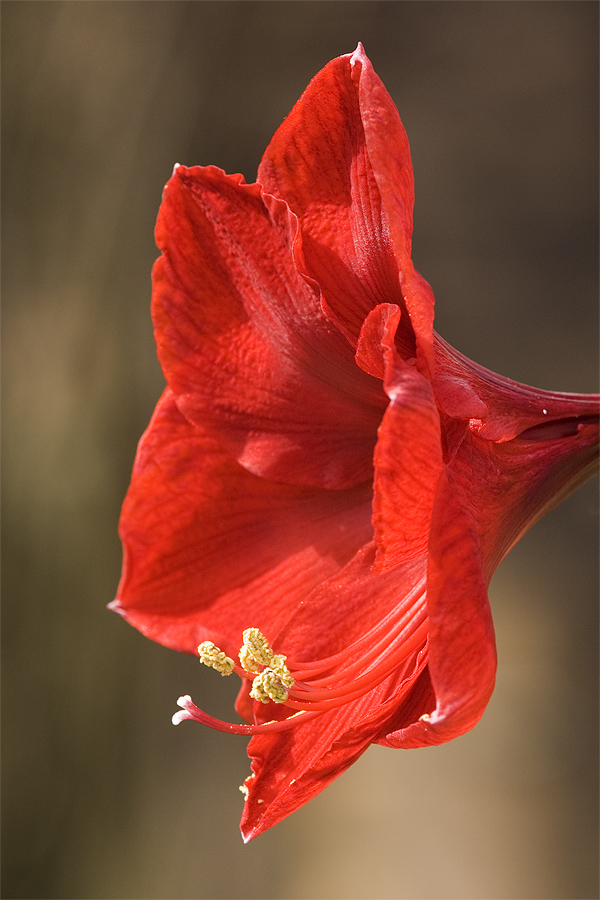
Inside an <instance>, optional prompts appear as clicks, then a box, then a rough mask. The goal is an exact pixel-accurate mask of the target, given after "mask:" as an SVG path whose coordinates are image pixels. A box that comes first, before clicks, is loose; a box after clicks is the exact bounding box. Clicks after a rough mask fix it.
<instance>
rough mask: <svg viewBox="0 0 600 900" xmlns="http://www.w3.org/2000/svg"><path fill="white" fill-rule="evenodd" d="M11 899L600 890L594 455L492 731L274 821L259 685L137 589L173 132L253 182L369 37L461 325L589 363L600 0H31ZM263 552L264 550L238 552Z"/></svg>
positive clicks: (565, 376) (21, 78) (20, 163)
mask: <svg viewBox="0 0 600 900" xmlns="http://www.w3.org/2000/svg"><path fill="white" fill-rule="evenodd" d="M2 12H3V32H2V43H3V48H2V49H3V164H4V165H3V202H4V220H3V224H4V229H3V236H4V254H3V260H4V274H3V279H4V280H3V286H4V420H5V450H4V481H3V485H4V530H3V535H4V629H3V632H4V654H3V661H4V682H3V683H4V729H3V734H4V754H3V763H4V766H3V768H4V797H3V799H4V829H3V831H4V852H3V864H4V883H3V896H4V897H6V898H69V900H74V898H93V900H96V898H134V900H138V898H158V900H160V898H211V897H212V898H284V900H285V898H460V900H464V898H480V900H482V898H547V900H548V898H589V897H595V896H598V894H597V891H598V884H597V841H598V833H597V778H596V770H597V741H596V735H597V708H598V703H597V700H598V698H597V562H596V559H597V553H596V538H597V524H598V516H597V502H596V486H595V485H594V484H588V485H587V486H586V487H584V488H583V489H581V490H580V491H579V492H578V493H577V494H576V495H574V496H573V497H572V498H571V499H570V500H568V501H567V502H566V503H564V504H563V505H562V507H560V508H559V509H558V510H556V511H554V512H553V513H552V514H551V515H550V516H548V517H547V518H546V519H545V520H544V521H543V522H541V523H540V524H539V525H538V526H536V528H535V529H534V530H533V531H532V532H531V533H530V534H529V535H528V536H527V537H526V538H524V539H523V541H522V542H521V543H520V545H519V546H518V547H517V548H515V550H514V551H513V552H512V554H511V555H510V556H509V558H508V559H507V560H506V561H505V563H504V564H503V565H502V567H501V569H500V571H499V572H498V574H497V576H496V578H495V580H494V582H493V584H492V589H491V600H492V604H493V609H494V616H495V622H496V626H497V633H498V646H499V656H500V667H499V677H498V686H497V690H496V693H495V695H494V697H493V700H492V702H491V704H490V706H489V709H488V711H487V713H486V715H485V717H484V719H483V720H482V722H481V723H480V724H479V725H478V726H477V728H476V729H475V730H474V731H473V732H471V733H470V734H468V735H466V736H465V737H463V738H461V739H460V740H457V741H455V742H453V743H452V744H449V745H446V746H444V747H439V748H432V749H428V750H421V751H409V752H401V751H392V750H387V749H384V748H381V747H373V748H371V749H370V750H369V751H368V752H367V753H366V754H365V755H364V756H363V757H362V758H361V760H360V761H359V762H358V763H357V764H356V765H355V766H354V767H352V769H351V770H350V771H349V772H348V773H346V774H345V775H344V776H342V778H340V779H339V780H338V781H336V782H335V783H334V784H333V785H331V786H330V787H329V788H328V789H327V790H326V791H325V792H324V793H323V794H321V795H320V796H319V797H318V798H316V799H315V800H313V801H312V802H311V803H310V804H309V805H308V806H306V807H305V808H304V809H302V810H301V811H299V812H297V813H296V814H294V815H293V816H292V817H291V818H289V819H287V820H286V821H285V822H283V823H282V824H281V825H279V826H278V827H277V828H276V829H275V830H273V831H272V832H270V833H268V834H266V835H264V836H263V837H261V838H259V839H258V840H257V841H255V842H254V843H253V844H250V845H248V846H246V847H245V846H243V844H242V842H241V839H240V837H239V834H238V830H237V822H238V818H239V815H240V812H241V806H242V797H241V794H239V792H238V790H237V786H238V785H239V784H241V782H242V780H243V779H244V777H245V775H246V774H247V772H248V762H247V759H246V755H245V743H246V742H245V739H243V738H235V737H230V736H227V735H223V734H216V733H213V732H211V731H209V730H204V729H202V728H200V727H196V726H194V725H192V724H190V723H186V724H184V725H182V726H180V727H179V728H177V729H175V728H173V727H172V725H171V724H170V716H171V714H172V713H173V712H174V710H175V700H176V698H177V697H178V696H179V695H180V694H182V693H188V692H189V693H191V694H192V695H193V696H194V699H195V700H196V701H197V702H198V703H199V705H202V706H204V707H205V708H207V709H209V710H210V711H212V712H213V713H214V714H216V715H221V716H223V717H226V718H227V717H230V716H231V702H232V699H233V695H234V694H235V686H234V685H233V684H229V682H228V680H221V679H218V678H216V677H212V676H211V675H210V673H208V672H201V671H200V670H199V667H198V664H197V662H196V661H195V660H193V659H191V658H188V657H183V656H180V655H178V654H175V653H173V652H170V651H168V650H165V649H163V648H162V647H159V646H158V645H155V644H152V643H151V642H149V641H147V640H146V639H144V638H143V637H141V636H140V635H139V634H137V633H136V632H135V631H133V630H132V629H131V628H129V627H128V626H127V625H126V624H125V623H124V622H123V621H122V620H120V619H119V618H118V617H117V616H115V615H112V614H110V613H109V612H107V611H106V610H105V604H106V603H107V602H108V601H109V600H111V599H112V597H113V595H114V591H115V588H116V584H117V581H118V577H119V568H120V547H119V543H118V539H117V536H116V527H117V519H118V513H119V506H120V503H121V500H122V498H123V495H124V493H125V490H126V487H127V483H128V478H129V472H130V468H131V464H132V461H133V456H134V452H135V446H136V442H137V439H138V438H139V436H140V434H141V432H142V431H143V429H144V427H145V426H146V424H147V421H148V419H149V417H150V414H151V412H152V409H153V406H154V403H155V402H156V399H157V398H158V396H159V393H160V391H161V388H162V383H163V382H162V376H161V374H160V370H159V367H158V365H157V363H156V360H155V355H154V345H153V339H152V330H151V322H150V315H149V296H150V281H149V278H150V268H151V265H152V262H153V259H154V257H155V255H156V250H155V248H154V244H153V237H152V230H153V225H154V219H155V215H156V212H157V209H158V204H159V201H160V194H161V189H162V186H163V184H164V182H165V181H166V180H167V178H168V177H169V175H170V172H171V169H172V167H173V164H174V163H175V162H180V163H186V164H189V165H192V164H209V163H214V164H217V165H219V166H221V167H223V168H224V169H226V170H227V171H229V172H237V171H241V172H243V173H244V174H245V176H246V178H247V179H248V180H252V179H253V176H254V173H255V171H256V166H257V164H258V161H259V159H260V155H261V152H262V150H263V148H264V146H265V145H266V143H267V141H268V140H269V137H270V136H271V134H272V133H273V131H274V130H275V128H276V127H277V125H278V124H279V123H280V121H281V120H282V118H283V117H284V116H285V115H286V113H287V112H288V111H289V109H290V108H291V106H292V105H293V103H294V101H295V100H296V99H297V97H298V96H299V94H300V93H301V91H302V90H303V88H304V87H305V86H306V84H307V83H308V81H309V79H310V78H311V77H312V76H313V75H314V74H315V73H316V72H317V71H318V69H320V68H321V67H322V66H323V65H324V64H325V63H326V62H327V61H328V60H329V59H331V58H332V57H334V56H337V55H339V54H340V53H346V52H349V51H351V50H353V49H354V47H355V45H356V43H357V41H358V40H362V41H363V43H364V45H365V47H366V50H367V52H368V54H369V55H370V57H371V59H372V61H373V63H374V65H375V67H376V69H377V71H378V72H379V74H380V75H381V77H382V78H383V80H384V82H385V83H386V85H387V87H388V89H389V91H390V93H391V94H392V97H393V98H394V100H395V102H396V103H397V105H398V107H399V109H400V113H401V115H402V118H403V121H404V123H405V126H406V128H407V131H408V134H409V137H410V140H411V146H412V153H413V160H414V168H415V176H416V195H417V205H416V211H415V239H414V247H415V259H416V263H417V265H418V267H419V268H420V270H421V271H422V272H423V274H424V275H425V277H427V278H428V280H429V281H430V282H431V283H432V285H433V287H434V290H435V292H436V297H437V303H438V308H437V309H438V311H437V326H438V330H439V331H440V333H442V334H443V335H444V337H446V338H447V339H448V340H449V341H451V342H452V343H454V344H455V345H456V346H458V348H459V349H460V350H462V351H463V352H465V353H467V354H468V355H470V356H472V357H473V358H474V359H476V360H477V361H478V362H480V363H482V364H483V365H486V366H488V367H490V368H493V369H496V370H498V371H500V372H502V373H503V374H505V375H510V376H511V377H513V378H516V379H518V380H522V381H526V382H529V383H533V384H536V385H538V386H540V387H545V388H549V389H557V390H573V391H593V390H595V389H596V372H597V319H596V307H597V287H598V258H597V246H598V225H597V220H598V214H597V204H598V183H597V165H598V5H597V4H596V3H594V2H590V3H588V2H552V3H547V2H520V3H514V2H496V3H489V2H483V3H481V2H455V3H452V2H441V3H439V2H428V3H424V2H421V3H419V2H360V0H357V2H346V3H340V2H300V3H298V2H178V0H174V2H161V0H159V2H95V0H91V2H86V3H75V2H52V3H49V2H41V3H40V2H36V0H33V2H6V3H4V4H3V10H2ZM233 552H234V550H233Z"/></svg>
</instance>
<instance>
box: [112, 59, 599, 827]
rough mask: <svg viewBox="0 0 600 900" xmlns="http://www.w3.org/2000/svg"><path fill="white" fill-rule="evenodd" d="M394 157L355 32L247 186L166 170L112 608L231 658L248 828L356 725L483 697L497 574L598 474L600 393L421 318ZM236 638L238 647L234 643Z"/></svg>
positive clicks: (389, 722) (412, 737) (406, 189)
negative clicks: (147, 398) (243, 737)
mask: <svg viewBox="0 0 600 900" xmlns="http://www.w3.org/2000/svg"><path fill="white" fill-rule="evenodd" d="M412 206H413V176H412V168H411V162H410V155H409V148H408V141H407V138H406V134H405V132H404V129H403V127H402V124H401V122H400V119H399V116H398V113H397V111H396V108H395V107H394V105H393V103H392V101H391V99H390V97H389V96H388V94H387V92H386V90H385V88H384V87H383V85H382V83H381V81H380V80H379V78H378V77H377V75H376V74H375V72H374V71H373V68H372V67H371V64H370V62H369V60H368V59H367V57H366V56H365V54H364V52H363V50H362V47H360V46H359V47H358V49H357V50H356V52H355V53H353V54H351V55H347V56H342V57H340V58H339V59H335V60H333V62H331V63H329V65H327V66H326V67H325V68H324V69H323V71H322V72H320V73H319V74H318V75H317V76H316V78H314V80H313V81H312V82H311V84H310V85H309V87H308V88H307V90H306V91H305V93H304V94H303V96H302V97H301V99H300V100H299V102H298V103H297V104H296V106H295V107H294V109H293V110H292V112H291V114H290V115H289V116H288V118H287V119H286V120H285V122H284V123H283V124H282V126H281V127H280V128H279V130H278V131H277V133H276V134H275V136H274V138H273V140H272V141H271V143H270V145H269V147H268V148H267V151H266V153H265V155H264V157H263V160H262V162H261V164H260V168H259V171H258V181H257V183H256V184H246V183H245V182H244V180H243V178H242V177H241V176H240V175H233V176H231V175H226V174H225V173H224V172H222V171H221V170H220V169H217V168H214V167H208V168H201V167H194V168H186V167H185V166H176V168H175V171H174V173H173V176H172V178H171V179H170V181H169V182H168V184H167V186H166V188H165V192H164V197H163V202H162V206H161V209H160V213H159V217H158V224H157V228H156V239H157V243H158V246H159V248H160V250H161V251H162V255H161V257H160V259H159V260H158V261H157V263H156V265H155V268H154V293H153V301H152V312H153V317H154V326H155V333H156V342H157V346H158V355H159V359H160V362H161V365H162V368H163V371H164V373H165V376H166V379H167V382H168V387H167V389H166V391H165V393H164V394H163V397H162V398H161V400H160V402H159V404H158V406H157V408H156V412H155V413H154V416H153V418H152V421H151V423H150V426H149V428H148V430H147V431H146V433H145V434H144V436H143V438H142V440H141V442H140V446H139V449H138V454H137V458H136V461H135V466H134V470H133V476H132V481H131V487H130V489H129V492H128V494H127V497H126V500H125V504H124V507H123V514H122V519H121V536H122V539H123V544H124V547H125V563H124V569H123V577H122V580H121V584H120V587H119V593H118V599H117V600H116V601H115V602H114V604H112V605H113V608H114V609H116V610H117V611H118V612H120V613H121V614H122V615H123V616H124V617H125V618H126V619H127V620H128V621H129V622H130V623H131V624H132V625H134V626H135V627H136V628H138V629H140V631H142V632H143V633H144V634H146V635H147V636H148V637H151V638H152V639H154V640H156V641H159V642H160V643H162V644H165V645H166V646H168V647H172V648H174V649H176V650H181V651H184V652H188V653H196V652H197V648H198V647H199V645H200V647H199V652H200V656H201V659H202V661H204V662H207V663H208V664H209V665H213V666H214V667H215V668H217V669H218V670H219V671H221V672H223V673H224V674H226V673H228V672H231V671H236V672H237V673H238V674H239V675H241V677H242V688H241V691H240V694H239V698H238V702H237V709H238V712H239V713H240V714H241V715H242V717H243V718H244V719H246V721H247V722H248V723H250V724H247V725H241V724H240V725H234V724H227V723H224V722H219V721H217V720H215V719H212V718H211V717H210V716H208V715H207V714H206V713H204V712H202V711H201V710H199V709H198V708H197V707H196V706H195V705H194V704H193V703H192V701H191V699H190V698H189V697H183V698H181V699H180V701H179V703H180V706H182V708H183V709H182V711H181V712H179V713H177V714H176V716H175V721H181V720H182V719H195V720H197V721H199V722H203V723H205V724H207V725H211V726H212V727H214V728H220V729H221V730H224V731H229V732H232V733H237V734H248V735H252V740H251V741H250V744H249V748H248V749H249V755H250V756H251V758H252V775H251V776H250V777H249V778H248V779H247V780H246V783H245V791H246V794H247V798H246V803H245V806H244V813H243V818H242V832H243V835H244V837H245V839H247V840H248V839H250V838H252V837H254V836H256V835H257V834H259V833H260V832H262V831H264V830H265V829H267V828H269V827H270V826H272V825H274V824H275V823H276V822H278V821H279V820H280V819H282V818H283V817H284V816H286V815H288V814H289V813H291V812H292V811H293V810H294V809H296V808H297V807H298V806H300V805H301V804H303V803H305V802H306V801H307V800H309V799H310V798H311V797H312V796H313V795H314V794H316V793H317V792H318V791H320V790H321V789H322V788H323V787H325V785H327V784H328V783H329V782H330V781H331V780H332V779H333V778H335V777H336V776H337V775H339V774H340V773H341V772H343V771H344V769H346V768H347V766H349V765H350V763H352V762H353V761H354V760H355V759H356V758H357V757H358V756H359V755H360V754H361V753H362V752H363V751H364V750H365V749H366V748H367V747H368V746H369V744H370V743H371V742H376V743H380V744H384V745H385V746H388V747H422V746H425V745H428V744H438V743H442V742H443V741H448V740H450V739H451V738H453V737H456V736H457V735H460V734H462V733H463V732H465V731H467V730H468V729H469V728H471V727H472V726H473V725H474V724H475V723H476V722H477V720H478V719H479V718H480V716H481V715H482V713H483V711H484V709H485V706H486V704H487V702H488V700H489V698H490V695H491V693H492V689H493V686H494V675H495V669H496V654H495V647H494V632H493V626H492V619H491V615H490V609H489V605H488V598H487V590H486V588H487V584H488V582H489V579H490V577H491V575H492V573H493V571H494V569H495V568H496V566H497V565H498V563H499V562H500V560H501V559H502V558H503V557H504V556H505V554H506V553H507V552H508V550H509V549H510V547H511V546H512V545H513V544H514V543H515V542H516V541H517V540H518V539H519V537H520V536H521V535H522V534H523V533H524V532H525V531H526V530H527V528H529V527H530V526H531V525H532V523H533V522H535V521H536V520H537V519H538V518H539V517H540V516H541V515H542V514H543V513H544V512H546V511H547V510H548V509H549V508H551V507H552V506H554V505H556V504H557V503H558V502H559V501H560V500H561V499H562V498H563V497H564V496H566V495H567V494H568V493H569V492H570V491H572V490H573V489H574V488H575V487H576V486H577V485H578V484H580V483H581V482H582V481H583V480H584V479H585V478H586V477H587V476H588V475H589V474H590V473H591V472H592V470H593V468H594V466H595V460H596V457H597V452H598V410H599V402H598V397H587V396H580V395H574V394H557V393H549V392H544V391H538V390H535V389H533V388H529V387H525V386H524V385H521V384H517V383H515V382H513V381H510V380H508V379H506V378H503V377H501V376H499V375H495V374H493V373H492V372H489V371H488V370H486V369H483V368H481V367H480V366H478V365H476V364H475V363H473V362H470V361H469V360H468V359H465V357H463V356H462V355H461V354H459V353H457V352H456V351H455V350H453V349H452V348H451V347H449V346H448V344H446V343H445V342H444V341H443V340H442V339H441V338H439V337H438V336H437V335H435V334H434V332H433V329H432V326H433V295H432V292H431V289H430V287H429V285H428V284H427V283H426V282H425V281H424V280H423V278H422V277H421V276H420V275H419V274H418V273H417V272H416V271H415V269H414V267H413V264H412V262H411V232H412ZM242 643H243V648H242V652H241V654H240V657H239V662H238V661H237V660H238V651H239V648H240V645H241V644H242Z"/></svg>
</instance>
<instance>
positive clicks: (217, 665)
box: [198, 641, 235, 675]
mask: <svg viewBox="0 0 600 900" xmlns="http://www.w3.org/2000/svg"><path fill="white" fill-rule="evenodd" d="M198 654H199V656H200V662H201V663H204V665H205V666H210V667H211V668H212V669H216V670H217V672H220V673H221V675H231V673H232V672H233V670H234V668H235V663H234V661H233V660H232V659H231V658H230V657H229V656H227V655H226V654H225V653H223V651H222V650H219V648H218V647H215V645H214V644H213V642H212V641H204V643H202V644H199V645H198Z"/></svg>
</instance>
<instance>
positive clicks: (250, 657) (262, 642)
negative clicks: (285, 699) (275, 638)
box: [240, 628, 294, 703]
mask: <svg viewBox="0 0 600 900" xmlns="http://www.w3.org/2000/svg"><path fill="white" fill-rule="evenodd" d="M286 659H287V657H286V656H284V655H283V654H282V653H277V654H275V653H273V651H272V650H271V648H270V646H269V642H268V641H267V639H266V637H265V636H264V634H263V633H262V632H261V631H259V630H258V628H246V630H245V631H244V645H243V647H242V648H241V650H240V664H241V666H242V668H243V669H245V670H246V671H247V672H256V673H258V672H260V666H268V668H269V669H271V670H272V671H273V672H275V674H276V675H277V677H278V678H279V681H280V682H281V684H283V685H284V687H287V688H291V687H292V685H293V683H294V679H293V678H292V676H291V674H290V670H289V669H288V667H287V666H286ZM255 681H256V679H255ZM250 696H252V695H250ZM264 702H265V703H266V701H264ZM277 702H282V701H277Z"/></svg>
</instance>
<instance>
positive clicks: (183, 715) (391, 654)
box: [173, 591, 429, 735]
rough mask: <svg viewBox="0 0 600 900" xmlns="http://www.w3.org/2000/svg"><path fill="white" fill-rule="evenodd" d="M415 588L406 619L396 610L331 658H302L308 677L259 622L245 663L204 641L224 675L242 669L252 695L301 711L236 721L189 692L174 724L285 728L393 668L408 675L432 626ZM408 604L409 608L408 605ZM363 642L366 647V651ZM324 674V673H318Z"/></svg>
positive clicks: (360, 692)
mask: <svg viewBox="0 0 600 900" xmlns="http://www.w3.org/2000/svg"><path fill="white" fill-rule="evenodd" d="M411 593H412V594H413V601H414V602H413V604H412V606H411V608H410V609H409V610H408V611H406V612H405V613H404V615H403V616H402V617H401V618H400V619H397V618H394V617H393V613H392V612H391V611H390V613H388V615H387V616H385V617H384V619H383V620H382V621H381V622H379V623H378V625H377V626H375V627H374V628H372V629H369V631H367V632H366V633H365V634H363V635H362V636H361V637H360V638H359V639H358V640H357V641H355V642H354V643H353V644H351V645H350V646H349V647H347V648H346V649H345V650H344V651H341V652H340V653H337V654H335V655H334V656H330V657H328V658H327V659H323V660H315V661H314V662H312V663H307V664H303V663H301V664H300V670H299V671H297V672H296V673H295V674H296V675H302V676H303V678H304V679H308V681H307V682H306V681H304V680H302V681H300V680H298V679H297V678H294V677H293V676H292V674H291V672H290V670H289V668H288V666H287V664H286V657H285V656H284V655H283V654H275V653H274V652H273V650H272V649H271V647H270V646H269V643H268V641H267V639H266V638H265V637H264V635H263V634H262V633H261V632H260V631H259V629H258V628H248V629H246V630H245V631H244V632H243V637H244V644H243V646H242V648H241V650H240V663H241V666H239V665H237V664H236V663H234V661H233V660H232V659H230V658H229V657H228V656H226V654H225V653H223V651H222V650H220V649H219V648H218V647H216V646H215V645H214V644H213V643H212V641H204V643H202V644H200V645H199V647H198V653H199V655H200V661H201V662H202V663H204V664H205V665H208V666H211V667H212V668H214V669H216V670H217V671H218V672H220V673H221V674H222V675H230V674H231V673H232V672H236V673H237V674H238V675H240V677H241V678H245V679H249V680H251V681H252V688H251V690H250V697H252V699H254V700H256V701H258V702H260V703H264V704H267V703H269V702H274V703H280V704H284V705H285V706H287V707H289V708H291V709H295V710H298V712H296V713H294V714H293V715H290V716H288V717H287V718H286V719H281V720H278V721H271V722H265V723H263V724H260V725H241V724H240V725H235V724H233V723H229V722H223V721H221V720H220V719H215V718H213V717H212V716H209V715H208V714H207V713H205V712H203V711H202V710H200V709H198V707H197V706H195V705H194V703H192V700H191V698H190V697H189V696H185V697H180V698H179V700H178V701H177V702H178V704H179V706H181V707H182V711H181V712H178V713H175V715H174V716H173V724H175V725H178V724H179V722H182V721H183V720H184V719H191V720H193V721H195V722H200V723H201V724H203V725H208V726H209V727H210V728H215V729H216V730H218V731H225V732H228V733H230V734H246V735H253V734H263V733H264V734H268V733H270V732H278V731H285V730H287V729H289V728H293V727H295V725H297V724H299V723H300V721H302V722H304V721H308V720H310V719H313V718H314V717H315V716H319V715H323V713H325V712H327V711H329V710H333V709H336V708H338V707H340V706H344V705H346V704H348V703H351V702H352V701H354V700H356V699H358V698H360V697H362V696H364V694H365V693H366V692H368V691H371V690H373V689H374V688H375V687H377V685H379V684H380V683H381V682H382V681H384V680H385V679H386V678H387V677H388V676H390V675H391V674H392V673H393V672H395V673H396V674H397V676H398V678H399V679H400V681H402V680H403V679H404V677H405V675H406V673H407V671H408V667H410V665H412V663H411V662H410V660H411V657H413V658H414V657H415V655H416V654H418V653H423V651H424V648H426V646H427V635H428V629H429V620H428V616H427V607H426V602H425V592H424V591H420V593H421V597H420V598H419V597H418V595H417V597H415V596H414V593H416V591H415V592H414V593H413V592H411ZM403 606H404V604H403ZM404 609H405V610H406V606H404ZM397 615H398V611H397V610H396V616H397ZM390 620H391V621H390ZM390 625H391V628H390ZM363 648H364V651H365V652H364V653H361V652H360V651H361V650H362V649H363ZM344 660H346V661H349V660H352V661H351V662H349V665H348V664H347V665H344ZM263 667H264V668H263ZM328 669H333V671H332V672H331V674H330V675H329V676H323V675H322V674H321V673H323V672H326V671H327V670H328ZM357 672H358V673H360V674H359V675H358V677H353V676H354V675H355V673H357ZM319 675H321V677H315V676H319Z"/></svg>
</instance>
